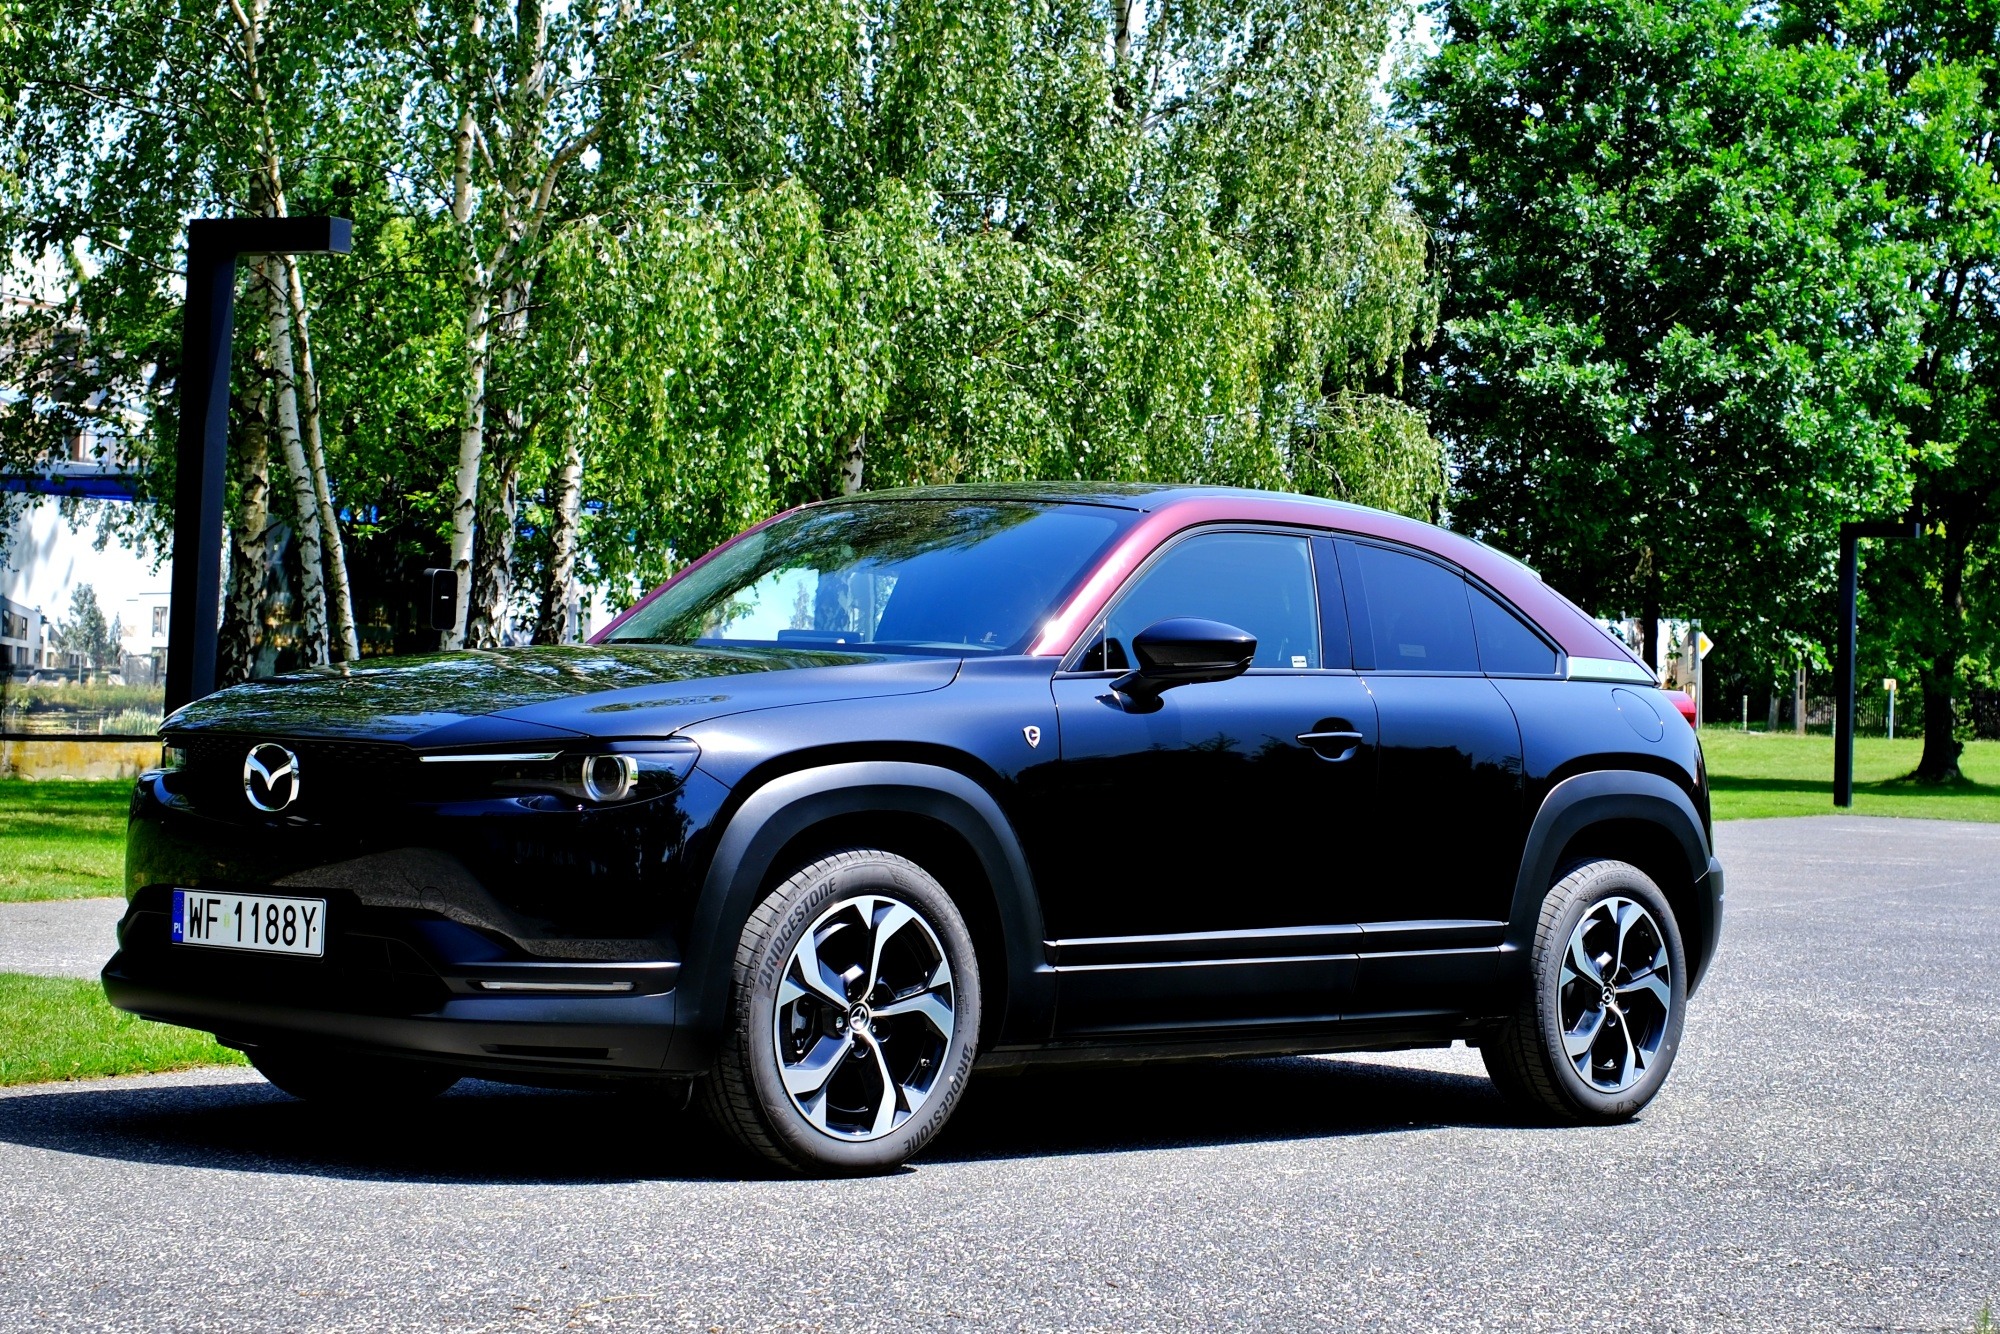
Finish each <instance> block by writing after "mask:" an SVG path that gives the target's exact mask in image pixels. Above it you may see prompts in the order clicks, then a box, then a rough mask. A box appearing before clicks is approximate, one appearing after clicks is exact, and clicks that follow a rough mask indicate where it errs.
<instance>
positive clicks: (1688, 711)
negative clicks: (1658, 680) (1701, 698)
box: [1660, 690, 1695, 727]
mask: <svg viewBox="0 0 2000 1334" xmlns="http://www.w3.org/2000/svg"><path fill="white" fill-rule="evenodd" d="M1660 693H1661V694H1663V695H1665V696H1666V697H1667V698H1668V699H1670V700H1672V701H1673V702H1674V707H1675V708H1677V709H1679V710H1680V711H1681V717H1683V718H1685V719H1687V720H1688V726H1689V727H1693V726H1694V720H1695V710H1694V696H1693V695H1690V694H1688V692H1687V691H1685V690H1662V691H1661V692H1660Z"/></svg>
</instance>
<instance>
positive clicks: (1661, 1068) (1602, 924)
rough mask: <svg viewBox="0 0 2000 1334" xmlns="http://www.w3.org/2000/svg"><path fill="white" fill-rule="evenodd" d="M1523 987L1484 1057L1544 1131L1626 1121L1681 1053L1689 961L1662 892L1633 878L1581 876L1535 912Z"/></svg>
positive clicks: (1592, 870)
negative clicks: (1548, 1125) (1551, 1124)
mask: <svg viewBox="0 0 2000 1334" xmlns="http://www.w3.org/2000/svg"><path fill="white" fill-rule="evenodd" d="M1529 971H1530V977H1529V980H1528V986H1527V989H1526V991H1525V993H1524V994H1523V995H1522V996H1521V998H1520V1000H1519V1002H1518V1004H1517V1006H1516V1008H1515V1011H1514V1013H1513V1015H1512V1016H1511V1017H1510V1018H1509V1019H1508V1020H1507V1021H1506V1022H1505V1023H1504V1024H1503V1025H1502V1026H1501V1028H1500V1030H1499V1032H1498V1033H1496V1034H1494V1035H1493V1036H1492V1037H1491V1038H1489V1039H1488V1040H1487V1041H1486V1042H1485V1043H1484V1044H1483V1046H1482V1047H1481V1053H1482V1055H1483V1056H1484V1057H1485V1061H1486V1068H1487V1070H1488V1072H1489V1073H1491V1074H1492V1076H1493V1082H1494V1083H1495V1084H1497V1085H1499V1087H1500V1090H1501V1092H1502V1093H1504V1094H1506V1095H1507V1097H1508V1099H1509V1100H1510V1101H1512V1102H1513V1103H1515V1104H1516V1105H1517V1106H1519V1107H1521V1108H1522V1109H1523V1110H1525V1111H1527V1112H1528V1113H1529V1114H1530V1115H1532V1116H1534V1117H1536V1118H1537V1119H1540V1120H1552V1121H1558V1122H1567V1123H1570V1124H1582V1123H1589V1122H1597V1123H1604V1122H1613V1121H1623V1120H1626V1119H1628V1118H1630V1117H1631V1116H1633V1115H1635V1114H1636V1113H1637V1112H1638V1111H1639V1109H1640V1108H1642V1107H1644V1106H1645V1105H1646V1104H1647V1103H1648V1102H1651V1101H1652V1099H1653V1095H1654V1094H1656V1093H1658V1092H1659V1091H1660V1086H1661V1085H1662V1084H1663V1083H1665V1082H1666V1078H1667V1072H1668V1070H1670V1069H1671V1068H1672V1067H1673V1063H1674V1053H1675V1052H1676V1051H1677V1050H1678V1049H1679V1047H1680V1038H1681V1021H1682V1014H1683V1011H1684V1010H1685V1008H1686V1003H1687V983H1686V978H1687V960H1686V955H1685V953H1684V951H1683V949H1682V946H1681V934H1680V927H1679V924H1678V923H1676V922H1675V920H1674V914H1673V910H1672V909H1671V908H1670V907H1669V906H1668V905H1667V900H1666V896H1665V895H1664V894H1662V893H1661V892H1660V889H1659V886H1657V885H1655V884H1654V883H1653V882H1652V880H1651V879H1650V878H1649V877H1648V876H1647V875H1646V873H1645V872H1643V871H1641V870H1640V869H1639V868H1638V867H1636V866H1632V865H1629V864H1627V863H1625V862H1620V861H1593V862H1586V863H1585V864H1583V865H1581V866H1578V867H1576V868H1575V869H1573V870H1572V871H1570V873H1569V874H1568V875H1566V876H1564V877H1563V878H1562V879H1561V880H1560V881H1558V882H1557V884H1556V885H1555V887H1554V888H1553V889H1551V890H1550V891H1549V893H1548V897H1547V898H1546V899H1544V900H1543V901H1542V912H1541V918H1540V920H1539V922H1538V923H1537V925H1536V932H1535V947H1534V951H1533V953H1532V956H1531V959H1530V966H1529Z"/></svg>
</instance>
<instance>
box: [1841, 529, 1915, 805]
mask: <svg viewBox="0 0 2000 1334" xmlns="http://www.w3.org/2000/svg"><path fill="white" fill-rule="evenodd" d="M1922 533H1923V527H1922V526H1921V525H1920V524H1918V523H1917V522H1915V521H1914V520H1909V519H1880V520H1875V521H1872V522H1868V523H1843V524H1842V525H1840V642H1839V643H1838V644H1837V645H1836V646H1835V647H1836V650H1837V651H1836V654H1835V660H1834V667H1833V672H1834V679H1833V702H1834V717H1833V804H1834V805H1836V806H1839V807H1843V808H1844V807H1848V806H1852V805H1853V804H1854V672H1855V656H1856V649H1857V640H1858V639H1859V637H1860V636H1859V630H1858V626H1857V624H1856V622H1857V621H1858V619H1859V613H1858V604H1859V602H1860V584H1861V577H1860V569H1861V562H1860V557H1859V553H1858V552H1857V551H1856V549H1855V548H1856V545H1857V543H1859V541H1860V539H1862V538H1864V537H1884V538H1910V537H1917V536H1920V535H1921V534H1922Z"/></svg>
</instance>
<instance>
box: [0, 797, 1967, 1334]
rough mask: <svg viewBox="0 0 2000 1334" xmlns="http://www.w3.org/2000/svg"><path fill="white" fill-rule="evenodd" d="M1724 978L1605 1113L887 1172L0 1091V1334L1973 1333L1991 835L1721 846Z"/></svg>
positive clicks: (997, 1126) (1144, 1092) (1191, 1093)
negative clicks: (643, 1333)
mask: <svg viewBox="0 0 2000 1334" xmlns="http://www.w3.org/2000/svg"><path fill="white" fill-rule="evenodd" d="M1719 841H1720V843H1721V847H1722V855H1723V857H1724V859H1725V861H1726V864H1727V865H1728V867H1729V872H1730V877H1731V880H1730V888H1731V894H1730V908H1729V922H1728V927H1727V935H1726V939H1725V952H1724V954H1723V957H1722V958H1721V959H1720V961H1719V962H1718V963H1717V965H1716V971H1715V973H1714V974H1713V976H1712V977H1711V979H1710V981H1709V983H1708V985H1707V986H1706V987H1705V988H1704V989H1703V991H1702V993H1701V994H1700V995H1699V996H1698V997H1696V998H1695V1002H1694V1005H1693V1006H1692V1008H1691V1011H1690V1015H1689V1018H1688V1023H1687V1030H1686V1035H1685V1040H1684V1049H1683V1053H1682V1055H1681V1058H1680V1062H1679V1064H1678V1066H1677V1068H1676V1069H1675V1071H1674V1075H1673V1077H1672V1079H1671V1080H1670V1081H1669V1082H1668V1085H1667V1088H1666V1090H1665V1092H1664V1093H1663V1094H1662V1096H1661V1097H1660V1098H1659V1100H1658V1101H1656V1102H1655V1104H1654V1105H1653V1107H1652V1108H1651V1109H1649V1111H1648V1112H1647V1114H1646V1115H1645V1116H1644V1117H1643V1118H1642V1119H1640V1120H1639V1121H1637V1122H1635V1123H1634V1124H1631V1125H1627V1126H1621V1127H1617V1128H1612V1129H1601V1130H1542V1129H1528V1128H1524V1127H1522V1126H1519V1125H1517V1124H1514V1123H1512V1122H1511V1121H1510V1120H1509V1119H1508V1117H1507V1114H1506V1112H1505V1110H1504V1109H1503V1108H1502V1106H1501V1105H1500V1103H1499V1102H1498V1101H1497V1099H1496V1098H1495V1097H1494V1095H1493V1094H1492V1092H1491V1091H1490V1087H1489V1086H1488V1084H1487V1083H1486V1081H1485V1080H1484V1078H1483V1077H1482V1076H1481V1075H1480V1073H1479V1066H1478V1060H1477V1057H1476V1055H1475V1054H1473V1053H1470V1052H1466V1051H1464V1050H1462V1049H1456V1050H1452V1051H1449V1052H1433V1053H1423V1054H1404V1055H1390V1056H1381V1057H1367V1058H1359V1059H1314V1060H1289V1061H1266V1062H1254V1063H1240V1064H1236V1065H1227V1066H1208V1067H1193V1068H1181V1069H1172V1068H1151V1069H1141V1070H1134V1071H1127V1072H1112V1073H1102V1074H1077V1073H1070V1074H1062V1075H1048V1074H1044V1075H1034V1076H1028V1077H1022V1078H1015V1079H993V1080H988V1081H985V1082H984V1083H981V1084H977V1085H975V1086H974V1089H973V1090H972V1091H971V1094H970V1096H969V1097H968V1100H967V1103H966V1105H965V1106H964V1108H963V1109H962V1110H961V1112H960V1115H959V1118H958V1119H957V1120H956V1121H955V1122H954V1124H953V1125H952V1127H951V1128H950V1129H949V1130H948V1131H947V1133H946V1135H945V1136H943V1137H941V1138H940V1140H939V1142H938V1143H937V1144H936V1145H934V1146H933V1149H932V1151H931V1152H930V1153H928V1154H926V1155H925V1156H924V1157H923V1158H922V1159H920V1160H919V1161H918V1162H917V1163H916V1164H915V1165H914V1166H913V1167H912V1168H910V1169H909V1170H907V1171H905V1172H903V1173H901V1174H900V1175H897V1176H893V1177H889V1178H885V1179H878V1180H870V1181H858V1182H795V1181H775V1180H769V1179H757V1178H755V1177H746V1176H744V1175H742V1174H741V1169H740V1167H739V1166H738V1165H737V1164H736V1163H735V1162H734V1160H732V1159H730V1158H729V1157H728V1156H727V1155H725V1154H723V1153H722V1152H721V1151H720V1150H719V1149H718V1147H717V1145H716V1142H715V1141H714V1140H713V1139H711V1138H710V1137H709V1136H708V1135H707V1134H706V1132H705V1131H703V1130H702V1129H701V1127H700V1125H699V1123H698V1122H697V1121H695V1120H693V1119H692V1118H683V1117H679V1116H676V1115H674V1114H672V1113H669V1112H666V1111H663V1110H661V1109H659V1108H656V1107H653V1106H649V1105H647V1104H646V1103H644V1102H642V1101H637V1100H627V1099H619V1098H613V1097H601V1096H586V1095H573V1094H548V1093H534V1092H516V1091H510V1090H503V1089H499V1088H496V1087H494V1086H490V1085H477V1084H475V1085H462V1086H461V1087H460V1090H459V1091H456V1092H454V1093H453V1094H452V1095H450V1096H448V1097H446V1098H445V1099H443V1100H441V1101H440V1102H438V1103H437V1104H435V1105H434V1106H431V1107H428V1108H426V1109H424V1110H423V1111H422V1112H421V1113H420V1114H419V1115H417V1116H415V1117H412V1118H410V1119H408V1120H406V1121H402V1122H398V1123H395V1124H386V1123H374V1124H370V1123H355V1122H353V1121H351V1120H350V1121H342V1120H339V1119H334V1118H328V1117H325V1116H322V1115H320V1114H318V1113H316V1112H314V1111H313V1110H312V1109H310V1108H308V1107H306V1106H303V1105H301V1104H297V1103H292V1102H289V1101H287V1100H285V1099H284V1098H282V1097H280V1096H279V1095H278V1094H276V1093H275V1092H272V1091H270V1090H269V1089H267V1088H266V1087H265V1086H264V1085H262V1084H261V1083H260V1082H258V1081H256V1079H255V1077H254V1076H250V1075H244V1074H237V1073H216V1072H204V1073H195V1074H190V1075H183V1076H170V1077H160V1078H151V1079H133V1080H118V1081H100V1082H96V1083H89V1084H75V1085H68V1086H61V1087H54V1088H44V1089H30V1090H21V1091H17V1092H14V1093H12V1094H9V1095H6V1096H4V1097H0V1275H4V1281H0V1328H7V1329H22V1328H41V1327H44V1326H48V1327H56V1328H65V1327H90V1328H96V1327H120V1328H146V1329H151V1328H171V1329H192V1328H218V1329H223V1328H234V1329H243V1328H252V1327H255V1328H269V1329H280V1328H307V1329H350V1328H351V1329H376V1328H383V1327H389V1328H405V1329H414V1328H452V1329H511V1328H517V1327H519V1328H536V1329H542V1328H594V1327H599V1326H625V1327H647V1328H655V1327H657V1328H686V1329H693V1330H712V1329H716V1328H721V1329H729V1330H734V1329H738V1328H784V1329H830V1330H851V1329H865V1328H876V1327H890V1328H896V1327H912V1326H919V1325H943V1324H949V1325H954V1326H963V1327H967V1328H989V1327H1018V1326H1028V1327H1032V1328H1036V1329H1043V1328H1079V1327H1097V1328H1101V1327H1114V1328H1124V1329H1143V1328H1162V1327H1191V1326H1200V1327H1212V1326H1231V1327H1243V1326H1249V1327H1258V1328H1283V1329H1292V1328H1300V1327H1319V1326H1326V1327H1338V1328H1349V1327H1358V1326H1389V1327H1401V1328H1423V1329H1431V1328H1439V1327H1446V1326H1455V1327H1465V1328H1483V1327H1509V1328H1512V1329H1515V1330H1522V1329H1543V1328H1551V1329H1574V1328H1580V1327H1584V1326H1602V1327H1617V1328H1626V1329H1645V1328H1678V1329H1690V1330H1710V1329H1725V1328H1751V1329H1778V1328H1782V1329H1786V1330H1795V1329H1812V1328H1853V1329H1911V1330H1946V1329H1956V1330H1967V1329H1970V1328H1971V1327H1972V1325H1973V1322H1974V1320H1975V1319H1976V1318H1977V1316H1978V1313H1979V1311H1980V1309H1981V1307H1982V1306H1983V1305H1984V1304H1986V1303H1988V1302H1995V1303H1996V1304H2000V986H1996V983H1995V974H1996V966H2000V825H1985V826H1981V825H1953V824H1941V823H1933V822H1925V821H1891V820H1863V819H1845V818H1843V819H1833V818H1828V819H1817V820H1798V821H1768V822H1753V823H1742V824H1732V825H1726V826H1724V827H1723V828H1722V829H1721V831H1720V835H1719Z"/></svg>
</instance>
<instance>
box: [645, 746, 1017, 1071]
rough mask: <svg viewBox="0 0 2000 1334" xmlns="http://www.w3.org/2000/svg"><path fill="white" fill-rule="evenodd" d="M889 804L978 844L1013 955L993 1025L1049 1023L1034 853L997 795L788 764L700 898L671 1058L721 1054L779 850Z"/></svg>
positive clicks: (879, 768)
mask: <svg viewBox="0 0 2000 1334" xmlns="http://www.w3.org/2000/svg"><path fill="white" fill-rule="evenodd" d="M880 812H894V813H898V814H909V815H921V816H925V817H928V818H930V819H933V820H936V821H938V822H939V823H941V824H944V825H946V826H948V827H950V828H951V829H953V830H954V831H956V832H957V833H958V834H959V836H960V837H962V838H963V839H964V840H965V841H966V843H967V845H969V846H970V847H971V849H972V851H973V854H974V855H975V856H976V857H977V858H978V859H979V862H980V866H981V868H982V869H983V870H984V872H985V875H986V880H987V883H988V884H989V885H991V886H992V887H993V895H994V902H993V908H994V912H995V916H996V918H997V920H998V921H999V923H1000V928H1001V933H1002V936H1003V940H1002V945H1003V947H1004V949H1005V951H1006V958H1007V994H1008V1005H1007V1013H1006V1014H1005V1015H1004V1016H1002V1018H1001V1023H1000V1026H999V1028H998V1029H996V1031H998V1032H1001V1033H1004V1034H1009V1035H1012V1034H1016V1033H1024V1034H1030V1035H1033V1036H1045V1035H1046V1034H1047V1031H1048V1027H1049V1022H1050V1021H1051V1019H1052V1018H1053V1015H1054V1011H1055V974H1054V973H1053V972H1052V971H1051V970H1050V969H1049V968H1048V965H1047V960H1046V959H1045V958H1043V949H1042V936H1043V932H1042V917H1041V909H1040V906H1039V902H1038V900H1037V899H1036V897H1035V892H1034V882H1033V879H1032V877H1031V876H1030V874H1029V871H1028V862H1027V858H1026V856H1024V855H1023V853H1022V851H1021V845H1020V841H1019V840H1018V839H1017V838H1016V837H1015V835H1014V831H1013V827H1012V825H1011V824H1010V823H1009V822H1008V820H1007V817H1006V815H1005V814H1004V813H1003V812H1002V811H1001V809H1000V806H999V803H997V802H996V801H994V799H993V797H992V795H991V794H990V793H988V792H987V791H986V789H984V788H982V787H981V786H979V784H977V783H975V782H973V781H972V780H971V779H970V778H967V777H966V776H965V775H963V774H961V773H957V772H955V771H953V770H950V769H945V768H941V767H939V766H937V765H930V764H917V763H912V762H909V761H903V760H867V761H858V762H853V763H845V764H829V765H823V766H820V767H818V768H812V769H802V770H798V771H796V772H794V773H788V774H783V775H780V776H779V777H777V778H774V779H772V780H771V781H770V782H768V783H766V784H765V785H764V786H762V787H760V788H758V789H757V790H756V791H755V792H753V793H751V794H750V796H749V797H748V798H747V799H746V800H745V801H744V802H743V804H742V805H741V806H739V807H738V808H737V810H736V813H735V814H734V815H733V816H732V817H731V818H730V821H729V824H728V826H727V827H726V828H725V829H724V830H723V833H722V837H721V838H720V839H719V840H718V841H717V843H716V848H715V855H714V857H713V858H712V859H711V861H710V863H709V867H708V874H707V875H706V877H705V878H704V879H703V882H702V887H701V892H700V896H699V897H698V898H697V900H696V902H695V908H694V914H693V918H692V923H691V928H690V930H689V933H688V949H687V960H686V963H685V964H684V965H683V969H682V973H681V978H682V982H681V1006H682V1009H681V1014H680V1024H679V1026H678V1028H677V1030H676V1032H675V1034H674V1040H673V1045H672V1048H671V1049H670V1051H669V1053H668V1064H669V1065H670V1066H672V1067H674V1068H678V1069H688V1070H693V1069H700V1068H702V1067H704V1066H705V1065H706V1063H707V1062H708V1060H709V1059H710V1058H711V1057H712V1055H713V1052H714V1044H715V1040H716V1037H717V1035H718V1033H719V1032H720V1030H721V1026H722V1024H723V1023H724V1022H725V1021H726V1017H727V1015H728V1009H729V986H730V975H731V972H732V965H733V961H734V959H735V957H736V948H735V947H736V941H737V938H738V935H739V933H740V932H741V931H742V929H743V924H744V922H746V921H747V920H749V917H750V912H751V910H752V909H753V908H754V907H755V906H756V903H757V898H758V891H759V890H760V889H761V888H762V887H763V885H764V883H765V880H766V878H767V877H768V876H769V875H770V874H771V869H772V865H773V863H774V862H775V861H776V859H777V857H778V854H779V853H780V852H782V851H783V850H784V848H785V846H786V845H787V844H789V843H790V842H791V841H792V840H793V839H794V838H796V837H798V836H799V835H800V834H802V833H804V832H805V831H806V830H808V829H810V828H811V827H812V826H814V825H816V824H819V823H820V822H822V821H824V820H829V819H833V818H835V817H838V816H843V815H860V814H869V813H880Z"/></svg>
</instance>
